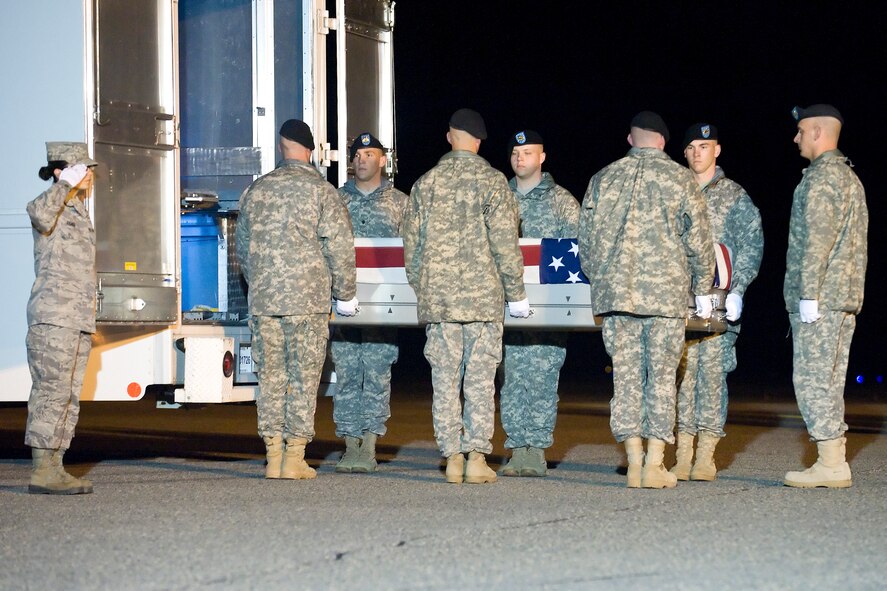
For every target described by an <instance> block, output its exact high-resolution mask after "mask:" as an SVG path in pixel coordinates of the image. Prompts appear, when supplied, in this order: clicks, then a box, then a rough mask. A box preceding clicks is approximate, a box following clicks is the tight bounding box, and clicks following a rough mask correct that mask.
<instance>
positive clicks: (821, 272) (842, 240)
mask: <svg viewBox="0 0 887 591" xmlns="http://www.w3.org/2000/svg"><path fill="white" fill-rule="evenodd" d="M868 223H869V213H868V208H867V206H866V203H865V190H864V189H863V187H862V183H860V182H859V179H858V178H857V177H856V174H854V172H853V171H852V170H851V169H850V165H849V161H848V160H847V158H845V157H844V155H843V154H842V153H841V152H840V150H831V151H829V152H826V153H824V154H822V155H821V156H819V157H818V158H816V159H815V160H814V161H813V162H811V163H810V166H809V167H807V168H806V169H805V170H804V177H803V178H802V179H801V182H800V183H799V184H798V186H797V188H796V189H795V195H794V200H793V202H792V216H791V222H790V224H789V234H788V254H787V255H786V264H785V285H784V286H783V290H782V293H783V296H784V297H785V307H786V309H787V310H788V311H789V312H790V313H797V312H798V306H799V302H800V300H819V308H820V309H825V310H834V311H844V312H851V313H859V311H860V310H861V309H862V296H863V287H864V282H865V268H866V262H867V257H868V247H867V244H866V236H867V232H868Z"/></svg>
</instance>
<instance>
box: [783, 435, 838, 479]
mask: <svg viewBox="0 0 887 591" xmlns="http://www.w3.org/2000/svg"><path fill="white" fill-rule="evenodd" d="M846 445H847V439H846V438H844V437H838V438H837V439H829V440H827V441H817V442H816V447H817V450H818V451H819V459H817V460H816V463H815V464H813V465H812V466H810V467H809V468H807V469H806V470H804V471H803V472H788V473H787V474H786V475H785V485H786V486H793V487H795V488H816V487H820V486H822V487H825V488H848V487H849V486H850V485H851V484H852V480H853V477H852V476H851V474H850V465H849V464H848V463H847V461H846V449H847V447H846Z"/></svg>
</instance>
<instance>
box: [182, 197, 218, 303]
mask: <svg viewBox="0 0 887 591" xmlns="http://www.w3.org/2000/svg"><path fill="white" fill-rule="evenodd" d="M181 231H182V310H185V311H187V310H193V309H194V308H197V307H201V308H211V309H218V307H219V229H218V225H217V224H216V218H215V215H214V214H212V213H198V212H193V213H191V212H189V213H183V214H182V220H181Z"/></svg>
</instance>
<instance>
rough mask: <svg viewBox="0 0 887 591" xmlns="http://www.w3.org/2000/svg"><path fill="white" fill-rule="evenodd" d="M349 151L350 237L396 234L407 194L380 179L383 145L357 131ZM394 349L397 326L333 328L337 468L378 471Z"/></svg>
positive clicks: (346, 197)
mask: <svg viewBox="0 0 887 591" xmlns="http://www.w3.org/2000/svg"><path fill="white" fill-rule="evenodd" d="M350 155H351V162H352V164H353V166H354V178H353V179H350V180H349V181H348V182H346V183H345V185H344V186H343V187H342V188H341V189H339V195H340V196H341V197H342V199H343V200H344V201H345V205H346V206H348V212H349V213H350V214H351V223H352V225H353V227H354V235H355V236H358V237H367V238H390V237H392V236H400V228H401V224H402V223H403V211H404V208H405V207H406V202H407V196H406V195H405V194H403V193H401V192H400V191H398V190H397V189H395V188H394V185H392V184H391V183H390V182H388V179H385V178H382V171H383V170H384V169H385V164H386V162H387V161H388V158H387V156H386V155H385V147H384V146H383V145H382V143H381V142H380V141H379V140H378V139H376V138H375V137H374V136H373V135H372V134H370V133H361V134H359V135H358V136H357V138H355V140H354V143H353V144H351V153H350ZM397 353H398V350H397V329H396V328H393V327H368V328H353V327H346V326H337V327H336V328H335V330H334V331H333V337H332V343H331V345H330V355H331V357H332V360H333V363H335V364H336V390H335V393H334V395H333V419H334V420H335V422H336V435H337V436H338V437H344V438H345V453H344V454H343V455H342V458H341V460H339V462H338V463H337V464H336V472H373V471H375V470H376V467H377V464H376V439H377V438H378V437H381V436H383V435H384V434H385V421H387V420H388V417H390V416H391V410H390V404H389V402H390V399H391V365H392V364H393V363H394V362H395V361H397Z"/></svg>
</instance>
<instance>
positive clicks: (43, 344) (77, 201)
mask: <svg viewBox="0 0 887 591" xmlns="http://www.w3.org/2000/svg"><path fill="white" fill-rule="evenodd" d="M46 159H47V164H46V166H44V167H42V168H41V169H40V171H39V173H38V174H39V176H40V178H41V179H43V180H49V179H52V182H53V184H52V186H51V187H50V188H49V189H47V190H46V191H44V192H43V193H42V194H41V195H40V196H39V197H37V198H36V199H34V200H33V201H31V202H30V203H28V206H27V211H28V216H29V217H30V218H31V227H32V229H33V234H34V274H35V278H34V286H33V287H32V288H31V297H30V299H29V300H28V312H27V313H28V335H27V340H26V344H27V350H28V368H29V369H30V371H31V394H30V397H29V398H28V423H27V427H26V431H25V445H27V446H29V447H30V448H31V455H32V458H33V468H32V470H31V481H30V483H29V484H28V492H30V493H38V494H39V493H43V494H61V495H72V494H82V493H91V492H92V483H91V482H90V481H89V480H86V479H85V478H76V477H74V476H72V475H71V474H68V472H66V471H65V468H64V464H63V459H64V455H65V451H67V450H68V448H69V447H70V446H71V439H72V438H73V437H74V428H75V427H76V426H77V419H78V418H79V416H80V391H81V389H82V388H83V376H84V374H85V373H86V362H87V361H88V360H89V352H90V350H91V348H92V335H93V333H95V292H96V281H95V279H96V271H95V230H94V229H93V227H92V221H91V220H90V218H89V211H88V209H87V207H86V204H85V200H86V198H87V197H88V196H89V194H90V192H91V191H92V181H93V168H94V167H95V166H96V165H97V164H98V162H96V161H95V160H93V159H92V158H90V157H89V154H88V152H87V149H86V144H84V143H78V142H47V143H46Z"/></svg>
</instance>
